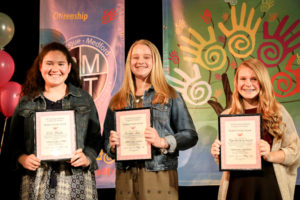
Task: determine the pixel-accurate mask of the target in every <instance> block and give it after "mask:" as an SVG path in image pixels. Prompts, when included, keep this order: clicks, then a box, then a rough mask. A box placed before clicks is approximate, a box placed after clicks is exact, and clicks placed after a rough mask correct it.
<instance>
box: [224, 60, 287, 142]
mask: <svg viewBox="0 0 300 200" xmlns="http://www.w3.org/2000/svg"><path fill="white" fill-rule="evenodd" d="M242 67H248V68H250V69H252V70H253V71H254V72H255V74H256V76H257V79H258V82H259V85H260V92H259V94H258V97H257V98H258V105H257V112H258V113H261V114H262V121H263V128H264V129H265V130H266V131H268V132H269V133H270V134H271V135H272V136H274V137H275V138H277V139H280V138H281V137H282V135H283V131H282V130H281V129H280V125H281V124H283V122H282V113H281V111H280V105H279V103H278V102H277V100H276V98H275V94H274V89H273V86H272V82H271V79H270V76H269V72H268V70H267V68H266V67H265V66H264V64H263V63H262V62H260V61H259V60H257V59H249V60H246V61H244V62H242V63H241V64H240V65H239V67H238V69H237V71H236V73H235V76H234V91H233V94H232V104H231V110H230V114H242V113H245V111H244V107H243V97H242V96H241V95H240V94H239V92H238V78H239V77H238V74H239V71H240V69H241V68H242Z"/></svg>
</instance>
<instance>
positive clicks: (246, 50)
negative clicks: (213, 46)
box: [218, 3, 261, 58]
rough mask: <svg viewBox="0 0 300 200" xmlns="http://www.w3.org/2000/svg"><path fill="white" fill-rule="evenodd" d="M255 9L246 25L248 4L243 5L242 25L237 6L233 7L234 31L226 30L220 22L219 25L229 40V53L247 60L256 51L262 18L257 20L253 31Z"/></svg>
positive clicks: (252, 9) (232, 20)
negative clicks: (237, 16) (238, 19)
mask: <svg viewBox="0 0 300 200" xmlns="http://www.w3.org/2000/svg"><path fill="white" fill-rule="evenodd" d="M254 13H255V11H254V8H251V10H250V14H249V16H248V19H247V23H246V25H244V22H245V15H246V3H243V4H242V9H241V17H240V23H239V24H238V23H237V18H236V11H235V6H232V7H231V23H232V29H231V30H228V29H227V28H225V26H224V24H223V23H222V22H220V23H219V24H218V26H219V28H220V30H221V31H222V32H223V33H224V35H225V36H226V37H228V38H229V40H228V48H229V52H230V53H231V54H232V55H233V56H235V57H237V58H246V57H248V56H249V55H250V54H251V53H252V52H253V50H254V47H255V35H256V32H257V29H258V27H259V24H260V22H261V18H260V17H259V18H257V20H256V23H255V25H254V27H253V28H252V29H251V24H252V20H253V17H254Z"/></svg>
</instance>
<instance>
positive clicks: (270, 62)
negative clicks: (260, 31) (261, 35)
mask: <svg viewBox="0 0 300 200" xmlns="http://www.w3.org/2000/svg"><path fill="white" fill-rule="evenodd" d="M280 49H281V48H280V46H278V45H277V44H275V43H273V42H264V43H262V44H261V45H260V46H259V48H258V50H257V57H258V59H259V60H260V61H262V62H263V63H264V64H265V66H266V67H275V66H276V65H278V64H279V63H280V62H281V60H282V57H283V55H282V51H280Z"/></svg>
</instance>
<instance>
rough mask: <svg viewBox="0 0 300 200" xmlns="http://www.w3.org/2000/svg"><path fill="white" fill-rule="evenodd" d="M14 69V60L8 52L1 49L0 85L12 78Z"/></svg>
mask: <svg viewBox="0 0 300 200" xmlns="http://www.w3.org/2000/svg"><path fill="white" fill-rule="evenodd" d="M14 71H15V62H14V60H13V59H12V57H11V56H10V55H9V54H8V53H7V52H5V51H3V50H0V87H2V86H3V85H4V84H5V83H7V82H8V81H9V80H10V79H11V77H12V76H13V74H14Z"/></svg>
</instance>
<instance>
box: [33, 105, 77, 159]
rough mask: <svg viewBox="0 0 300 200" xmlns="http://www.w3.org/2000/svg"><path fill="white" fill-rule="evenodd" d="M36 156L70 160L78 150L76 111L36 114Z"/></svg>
mask: <svg viewBox="0 0 300 200" xmlns="http://www.w3.org/2000/svg"><path fill="white" fill-rule="evenodd" d="M35 128H36V156H37V158H39V159H40V160H42V161H45V160H68V159H70V158H71V157H72V156H73V153H74V151H75V150H76V128H75V115H74V110H67V111H45V112H36V123H35Z"/></svg>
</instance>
